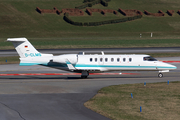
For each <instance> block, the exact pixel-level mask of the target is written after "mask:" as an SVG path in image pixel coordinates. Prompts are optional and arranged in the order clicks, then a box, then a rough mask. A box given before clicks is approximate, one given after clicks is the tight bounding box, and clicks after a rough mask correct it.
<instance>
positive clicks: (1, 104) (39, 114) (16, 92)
mask: <svg viewBox="0 0 180 120" xmlns="http://www.w3.org/2000/svg"><path fill="white" fill-rule="evenodd" d="M164 59H168V58H162V60H164ZM171 59H173V58H171ZM174 59H178V58H174ZM174 59H173V60H174ZM174 65H176V66H177V67H178V69H177V70H173V71H171V72H169V73H164V77H163V78H158V77H157V74H158V73H157V72H142V73H141V72H140V75H115V76H89V77H88V78H87V79H80V76H1V77H0V120H109V119H108V118H106V117H104V116H101V115H99V114H97V113H95V112H93V111H91V110H89V109H87V108H86V107H84V105H83V104H84V102H86V101H88V100H89V99H90V98H92V97H93V96H94V95H95V94H97V91H98V90H99V89H101V88H102V87H106V86H110V85H119V84H133V83H142V85H143V83H144V82H146V83H147V85H148V83H154V82H167V81H168V80H169V81H170V83H171V81H180V79H179V77H180V64H177V63H175V64H174ZM43 72H45V73H50V72H56V73H57V72H60V73H62V72H64V71H59V70H56V69H52V68H46V67H41V66H27V67H26V66H24V67H21V66H18V65H17V64H11V65H0V74H2V73H43ZM138 107H139V106H138Z"/></svg>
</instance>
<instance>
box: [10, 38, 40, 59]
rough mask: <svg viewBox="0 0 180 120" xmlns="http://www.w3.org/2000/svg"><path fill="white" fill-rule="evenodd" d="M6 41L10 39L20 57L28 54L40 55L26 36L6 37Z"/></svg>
mask: <svg viewBox="0 0 180 120" xmlns="http://www.w3.org/2000/svg"><path fill="white" fill-rule="evenodd" d="M7 41H11V42H12V43H13V45H14V47H15V49H16V51H17V52H18V54H19V56H20V57H21V58H26V57H28V56H33V55H35V54H36V55H40V54H39V52H38V51H37V50H36V49H35V48H34V46H33V45H32V44H31V43H30V42H29V41H28V40H27V39H26V38H8V39H7Z"/></svg>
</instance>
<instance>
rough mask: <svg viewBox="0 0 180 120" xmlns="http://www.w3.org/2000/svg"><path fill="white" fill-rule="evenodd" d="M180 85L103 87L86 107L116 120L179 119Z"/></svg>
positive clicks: (176, 83)
mask: <svg viewBox="0 0 180 120" xmlns="http://www.w3.org/2000/svg"><path fill="white" fill-rule="evenodd" d="M179 85H180V82H172V83H171V82H170V84H169V85H167V83H154V84H149V83H148V84H147V85H146V86H144V85H143V83H141V84H132V85H116V86H109V87H105V88H102V89H101V90H99V92H98V94H97V95H96V96H94V97H93V98H92V99H90V100H89V101H88V102H86V103H85V106H86V107H88V108H89V109H91V110H93V111H95V112H97V113H100V114H102V115H104V116H106V117H108V118H110V119H112V120H131V119H133V120H169V119H173V120H178V119H179V117H180V112H179V111H180V104H179V102H180V96H179V90H180V88H179ZM131 93H132V94H133V98H131ZM140 106H142V112H140Z"/></svg>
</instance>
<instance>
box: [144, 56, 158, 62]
mask: <svg viewBox="0 0 180 120" xmlns="http://www.w3.org/2000/svg"><path fill="white" fill-rule="evenodd" d="M143 60H144V61H157V60H156V59H155V58H153V57H151V56H148V57H144V58H143Z"/></svg>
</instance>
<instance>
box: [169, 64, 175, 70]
mask: <svg viewBox="0 0 180 120" xmlns="http://www.w3.org/2000/svg"><path fill="white" fill-rule="evenodd" d="M168 67H169V68H170V69H172V70H173V69H177V67H176V66H175V65H171V64H168Z"/></svg>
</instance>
